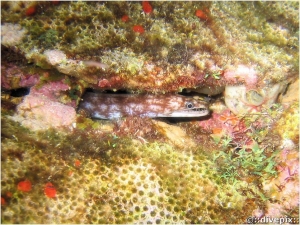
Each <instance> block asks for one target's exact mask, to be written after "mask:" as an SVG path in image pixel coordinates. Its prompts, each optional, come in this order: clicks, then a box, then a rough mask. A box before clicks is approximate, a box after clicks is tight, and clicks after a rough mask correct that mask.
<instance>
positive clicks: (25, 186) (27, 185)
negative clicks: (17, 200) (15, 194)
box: [18, 180, 31, 192]
mask: <svg viewBox="0 0 300 225" xmlns="http://www.w3.org/2000/svg"><path fill="white" fill-rule="evenodd" d="M18 190H20V191H23V192H29V191H31V182H30V181H29V180H24V181H20V182H19V183H18Z"/></svg>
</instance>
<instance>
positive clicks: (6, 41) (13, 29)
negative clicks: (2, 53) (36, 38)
mask: <svg viewBox="0 0 300 225" xmlns="http://www.w3.org/2000/svg"><path fill="white" fill-rule="evenodd" d="M26 32H27V31H26V29H25V28H22V27H21V26H20V25H19V24H12V23H5V24H3V25H1V44H3V45H4V46H6V47H10V46H15V45H18V44H20V42H21V41H22V39H23V37H24V36H25V34H26Z"/></svg>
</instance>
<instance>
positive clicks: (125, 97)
mask: <svg viewBox="0 0 300 225" xmlns="http://www.w3.org/2000/svg"><path fill="white" fill-rule="evenodd" d="M78 112H79V113H81V114H82V113H83V114H85V115H87V116H89V117H91V118H95V119H116V118H121V117H126V116H140V117H150V118H155V117H181V118H184V117H201V116H206V115H207V114H209V109H208V106H207V103H206V102H205V101H203V100H199V99H195V98H193V97H186V96H181V95H176V94H169V95H148V94H144V95H133V94H103V93H93V92H87V93H85V94H84V96H83V99H82V101H81V102H80V104H79V106H78Z"/></svg>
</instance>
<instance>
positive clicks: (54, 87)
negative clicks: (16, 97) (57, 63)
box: [30, 80, 76, 107]
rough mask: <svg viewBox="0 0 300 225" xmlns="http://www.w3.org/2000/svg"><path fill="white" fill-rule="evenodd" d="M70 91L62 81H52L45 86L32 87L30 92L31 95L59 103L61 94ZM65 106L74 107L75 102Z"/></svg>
mask: <svg viewBox="0 0 300 225" xmlns="http://www.w3.org/2000/svg"><path fill="white" fill-rule="evenodd" d="M69 89H70V86H69V85H67V84H66V83H64V80H61V81H53V82H49V83H47V84H44V85H43V86H42V87H40V88H38V87H36V86H35V87H32V88H31V90H30V93H31V94H36V95H43V96H45V97H47V98H48V99H49V100H51V101H59V97H60V96H61V94H63V93H65V92H66V91H67V90H69ZM66 104H67V105H70V106H73V107H75V105H76V104H75V101H71V102H68V103H66Z"/></svg>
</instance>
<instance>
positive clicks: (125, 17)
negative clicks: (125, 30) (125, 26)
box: [121, 15, 129, 23]
mask: <svg viewBox="0 0 300 225" xmlns="http://www.w3.org/2000/svg"><path fill="white" fill-rule="evenodd" d="M121 20H122V21H123V22H124V23H126V22H128V20H129V16H128V15H124V16H122V18H121Z"/></svg>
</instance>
